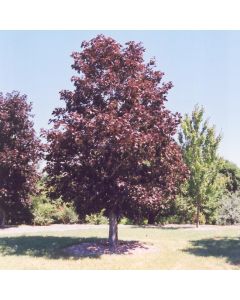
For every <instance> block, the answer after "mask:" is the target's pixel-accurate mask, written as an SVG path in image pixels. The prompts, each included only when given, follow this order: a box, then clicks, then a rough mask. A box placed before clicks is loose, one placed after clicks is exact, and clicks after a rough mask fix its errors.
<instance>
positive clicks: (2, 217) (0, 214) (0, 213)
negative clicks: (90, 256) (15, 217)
mask: <svg viewBox="0 0 240 300" xmlns="http://www.w3.org/2000/svg"><path fill="white" fill-rule="evenodd" d="M5 222H6V213H5V211H4V209H2V208H1V207H0V227H4V226H5Z"/></svg>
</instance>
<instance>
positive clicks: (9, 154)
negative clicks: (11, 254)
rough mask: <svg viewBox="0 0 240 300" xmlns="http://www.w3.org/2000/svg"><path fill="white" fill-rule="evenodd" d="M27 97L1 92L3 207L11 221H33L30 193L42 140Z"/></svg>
mask: <svg viewBox="0 0 240 300" xmlns="http://www.w3.org/2000/svg"><path fill="white" fill-rule="evenodd" d="M26 98H27V97H26V96H25V95H20V94H19V93H18V92H13V93H11V94H7V95H6V96H3V94H1V93H0V209H1V210H3V211H4V212H5V213H6V217H7V220H8V221H9V222H11V223H16V222H23V221H29V218H30V212H29V201H30V198H29V195H30V194H31V193H33V192H34V191H35V182H36V179H37V172H36V164H37V162H38V159H39V156H40V148H39V145H40V143H39V140H38V139H37V138H36V135H35V131H34V129H33V123H32V121H31V119H30V118H31V114H30V112H31V105H30V104H28V103H27V99H26Z"/></svg>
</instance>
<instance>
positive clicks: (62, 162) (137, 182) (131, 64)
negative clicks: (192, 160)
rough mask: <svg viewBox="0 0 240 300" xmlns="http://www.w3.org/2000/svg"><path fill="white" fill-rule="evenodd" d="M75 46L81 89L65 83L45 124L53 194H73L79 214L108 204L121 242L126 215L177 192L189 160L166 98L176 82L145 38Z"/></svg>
mask: <svg viewBox="0 0 240 300" xmlns="http://www.w3.org/2000/svg"><path fill="white" fill-rule="evenodd" d="M81 48H82V51H81V52H74V53H73V54H72V57H73V59H74V63H73V65H72V68H73V69H74V70H75V71H77V73H78V76H74V77H72V81H73V83H74V87H75V90H74V91H73V92H72V91H66V90H63V91H61V93H60V95H61V99H62V100H64V101H65V104H66V106H65V107H64V108H57V109H55V111H54V112H53V119H52V120H51V122H52V124H53V128H52V129H51V130H49V131H48V132H46V137H47V141H48V154H47V156H46V159H47V167H46V171H47V173H48V176H49V178H50V180H49V185H50V186H52V192H51V196H52V197H59V196H62V198H63V199H64V200H65V201H71V200H74V202H75V204H76V207H77V210H78V212H79V214H88V213H95V212H99V211H101V210H102V209H103V208H104V209H105V214H106V215H107V216H108V217H109V223H110V224H109V225H110V226H109V242H110V245H111V246H112V247H113V248H115V246H116V245H117V240H118V232H117V225H118V220H119V218H120V216H122V215H124V216H128V215H129V214H131V213H132V212H133V211H134V209H136V208H138V207H148V208H151V209H153V210H154V209H155V210H157V209H158V208H159V207H161V206H163V205H164V201H165V200H166V199H168V198H171V197H174V196H175V194H176V193H177V191H178V188H179V186H180V184H181V183H182V182H183V181H184V179H185V176H186V173H187V168H186V166H185V164H184V163H183V161H182V155H181V150H180V147H179V146H178V145H177V143H176V142H175V140H174V138H173V137H174V135H175V133H176V129H177V126H178V124H179V122H180V116H179V114H178V113H176V114H173V113H171V112H170V111H169V110H167V109H166V108H165V106H164V103H165V102H166V95H167V92H168V90H169V89H170V88H171V87H172V83H171V82H169V83H165V84H164V83H163V84H161V81H162V77H163V73H162V72H160V71H157V70H155V62H154V60H150V62H148V63H146V64H145V63H144V59H143V54H144V51H145V49H144V48H143V47H142V45H141V44H140V43H135V42H128V43H126V44H125V46H122V45H120V44H119V43H117V42H116V41H115V40H113V39H112V38H107V37H105V36H103V35H99V36H97V37H96V38H94V39H92V40H90V41H89V42H86V41H85V42H83V43H82V45H81Z"/></svg>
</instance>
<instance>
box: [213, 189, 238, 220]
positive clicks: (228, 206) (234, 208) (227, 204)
mask: <svg viewBox="0 0 240 300" xmlns="http://www.w3.org/2000/svg"><path fill="white" fill-rule="evenodd" d="M237 223H240V194H239V193H234V194H229V195H227V196H225V197H224V198H223V199H222V200H221V202H220V207H219V210H218V216H217V224H219V225H229V224H230V225H233V224H237Z"/></svg>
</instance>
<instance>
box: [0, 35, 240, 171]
mask: <svg viewBox="0 0 240 300" xmlns="http://www.w3.org/2000/svg"><path fill="white" fill-rule="evenodd" d="M99 33H103V34H105V35H107V36H111V37H113V38H115V39H116V40H117V41H119V42H120V43H124V42H127V41H129V40H134V41H141V42H143V45H144V46H145V48H146V59H148V58H151V57H153V56H155V58H156V60H157V65H158V67H159V69H160V70H161V71H163V72H164V73H165V81H169V80H171V81H172V82H173V84H174V88H173V89H172V90H171V92H170V93H169V96H168V100H169V101H168V104H167V106H168V108H170V109H171V110H173V111H178V112H180V113H181V114H184V113H189V112H191V111H192V109H193V107H194V105H195V104H196V103H198V104H200V105H203V106H204V107H205V110H206V116H208V117H210V123H212V124H215V125H216V128H217V131H218V132H221V133H222V135H223V140H222V142H221V146H220V154H221V155H222V156H223V157H225V158H227V159H229V160H231V161H233V162H235V163H237V164H238V165H239V166H240V139H239V130H240V118H239V113H240V31H0V91H1V92H3V93H6V92H11V91H12V90H18V91H20V92H21V93H24V94H27V95H28V99H29V101H31V102H33V112H34V114H35V118H34V122H35V128H36V130H37V132H39V129H40V128H46V127H48V120H49V118H50V117H51V112H52V110H53V109H54V107H56V106H60V105H62V103H61V101H60V100H59V94H58V93H59V91H60V90H62V89H72V84H71V82H70V78H71V76H72V75H75V73H74V72H73V70H72V69H71V63H72V59H71V57H70V54H71V53H72V52H73V51H77V50H80V45H81V42H82V41H83V40H88V39H91V38H93V37H95V36H96V35H97V34H99Z"/></svg>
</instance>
